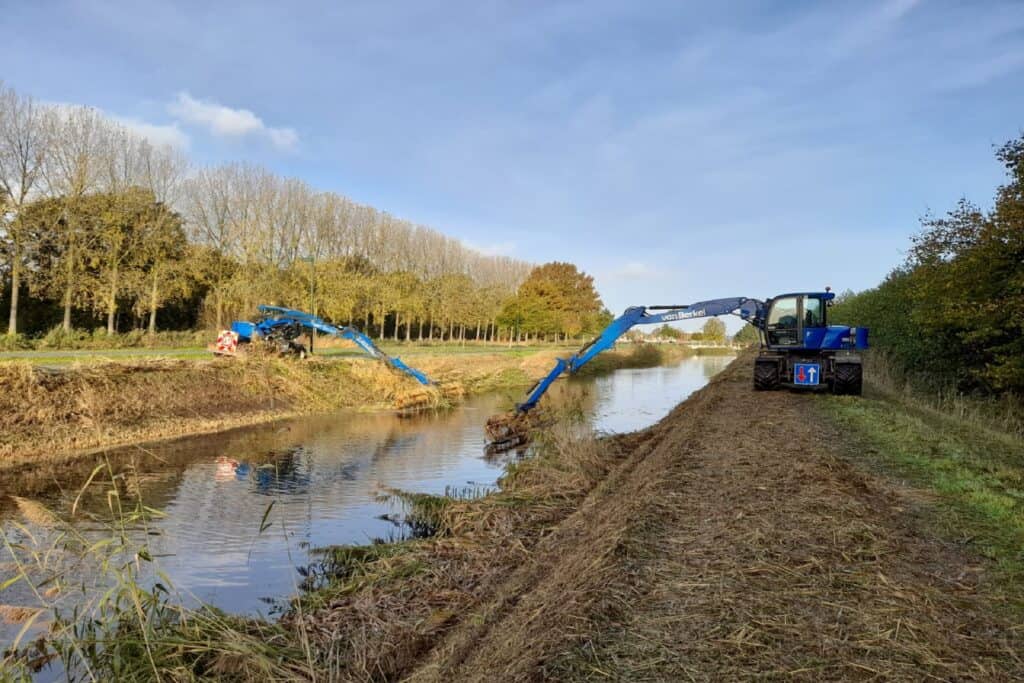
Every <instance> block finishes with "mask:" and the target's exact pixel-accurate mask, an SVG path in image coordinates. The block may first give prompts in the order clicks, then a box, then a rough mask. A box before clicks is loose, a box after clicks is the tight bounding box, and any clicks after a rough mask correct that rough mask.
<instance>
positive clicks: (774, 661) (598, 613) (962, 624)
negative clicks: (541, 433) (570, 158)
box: [95, 359, 1024, 681]
mask: <svg viewBox="0 0 1024 683" xmlns="http://www.w3.org/2000/svg"><path fill="white" fill-rule="evenodd" d="M749 371H750V368H749V359H745V360H744V359H741V360H740V361H738V362H736V363H735V364H733V365H732V366H731V367H730V368H729V369H727V370H726V371H725V372H723V373H721V374H720V375H718V376H716V377H715V378H714V379H712V380H711V382H710V383H709V384H708V386H706V387H705V388H704V389H701V390H700V391H698V392H696V393H695V394H694V395H693V396H692V397H691V398H689V399H688V400H686V401H685V402H683V403H682V404H680V405H679V406H678V407H677V408H675V409H674V410H673V411H672V412H671V413H670V414H669V415H668V416H667V417H665V418H664V419H662V420H660V421H659V422H658V423H657V424H655V425H654V426H652V427H649V428H647V429H642V430H640V431H635V432H632V433H628V434H622V435H616V436H610V437H604V438H597V437H593V436H587V435H585V434H582V433H581V432H580V430H579V429H577V428H573V427H572V425H571V424H570V423H569V422H567V421H563V422H561V423H560V426H559V427H558V428H556V429H553V430H552V431H551V432H550V433H548V434H547V435H546V436H545V437H544V438H543V439H541V441H540V443H539V446H538V449H537V451H536V453H535V454H534V455H533V457H530V458H527V459H524V460H521V461H514V462H510V463H508V465H507V466H506V470H505V475H504V476H503V477H502V479H501V482H500V491H498V492H496V493H494V494H491V495H487V496H483V497H476V496H474V495H468V496H462V497H459V496H456V497H455V498H454V499H451V498H449V499H445V500H443V501H440V502H439V500H438V499H437V498H432V497H409V499H410V500H412V502H413V507H414V510H415V511H416V512H417V513H418V514H420V515H422V517H423V519H425V520H427V521H428V522H429V523H430V524H431V525H432V527H433V528H434V529H435V530H436V531H437V534H436V535H435V536H433V537H431V538H422V539H410V540H406V541H402V542H400V543H389V544H370V545H362V546H352V545H342V546H333V547H330V546H328V547H324V548H322V549H320V550H318V551H316V552H315V553H313V555H314V558H313V559H314V561H313V562H312V563H310V565H309V566H308V567H307V569H306V571H305V577H304V581H303V583H304V584H305V586H304V587H305V588H306V589H307V590H306V591H305V592H303V593H301V595H300V597H299V598H298V599H297V600H295V601H294V602H293V603H292V604H291V606H290V608H289V609H288V611H287V612H286V613H285V614H284V615H283V618H282V619H280V620H279V621H276V622H268V621H261V620H251V619H237V618H232V617H227V616H226V615H223V614H221V613H218V612H216V611H206V610H203V611H200V612H194V611H184V612H180V611H176V610H175V609H173V608H171V607H168V606H166V605H164V606H162V607H160V608H159V609H158V610H155V611H154V612H153V615H154V616H153V618H152V619H150V620H147V621H138V620H136V621H134V622H133V621H131V620H130V619H129V620H128V622H127V625H126V626H125V625H123V626H122V628H121V629H120V630H119V631H118V632H117V635H118V640H117V643H118V645H120V644H121V643H122V642H123V639H125V638H128V637H130V638H133V639H134V643H135V644H136V645H137V647H136V648H135V649H134V650H132V652H135V653H136V655H137V658H136V659H134V660H132V661H131V662H130V664H131V666H132V667H133V669H132V671H133V672H134V673H135V674H137V675H138V676H141V677H144V676H145V675H146V674H147V672H148V671H150V670H153V671H159V672H160V673H162V674H165V675H169V673H170V672H172V671H189V672H191V675H193V676H195V677H198V678H201V677H204V676H205V677H207V678H213V677H216V678H218V679H220V680H247V681H251V680H257V679H259V680H268V679H270V680H285V679H302V680H417V681H420V680H494V679H502V680H534V679H539V678H544V677H548V678H558V679H566V680H581V679H593V678H596V677H605V678H611V679H613V680H636V679H645V680H680V679H687V678H696V679H705V680H707V679H711V680H715V679H718V680H721V679H737V678H753V677H781V676H785V677H790V678H797V679H805V680H822V679H831V680H836V679H839V680H848V679H859V678H869V677H879V676H880V677H884V678H889V679H897V680H920V679H921V677H922V676H930V677H936V678H941V679H960V680H977V679H984V680H1014V679H1017V678H1019V677H1020V675H1021V674H1022V673H1024V669H1022V667H1021V662H1020V659H1019V657H1018V656H1017V654H1016V653H1018V652H1019V651H1020V645H1021V643H1020V638H1021V634H1020V630H1019V629H1018V628H1017V625H1018V624H1019V623H1020V621H1019V619H1018V614H1019V613H1015V612H1014V611H1013V610H1012V609H1011V608H1010V607H1009V605H1011V604H1012V600H1010V599H1009V597H1012V595H1010V593H1012V591H1014V590H1016V591H1017V593H1018V594H1019V586H1017V587H1014V585H1013V584H1008V583H1006V582H1005V581H1003V580H1002V578H1001V575H1000V571H999V568H998V566H997V563H996V562H995V561H994V560H993V558H988V557H985V556H982V555H980V554H979V553H978V552H977V551H976V550H975V549H974V548H973V547H971V546H970V545H969V544H965V543H963V542H962V541H961V542H957V540H956V539H953V538H951V537H949V536H948V535H946V534H944V533H940V532H939V530H937V529H935V528H933V527H932V526H931V525H929V524H928V520H930V519H932V518H933V517H934V513H935V506H936V504H937V500H936V498H935V497H934V496H933V495H931V494H929V492H927V491H922V490H917V489H913V488H909V487H908V486H906V483H905V482H901V481H898V480H894V479H891V478H890V477H889V476H888V475H887V474H886V473H884V472H875V471H872V470H870V469H869V468H864V467H861V463H859V462H857V461H856V460H854V459H853V458H852V457H851V454H852V453H853V446H855V445H856V444H857V443H859V442H858V438H859V436H858V435H857V434H854V433H852V432H849V431H847V429H846V428H845V427H844V426H843V425H842V423H840V422H838V421H836V420H834V419H833V417H831V414H830V413H829V412H828V409H829V408H830V407H832V406H833V404H834V405H835V406H838V407H839V408H842V407H844V406H846V405H847V403H852V402H853V401H858V400H860V399H854V398H847V397H838V398H837V397H830V396H809V395H802V394H794V393H790V392H772V393H768V394H762V393H754V392H753V391H751V388H750V378H749ZM866 400H872V401H875V400H881V399H875V398H873V397H869V398H867V399H866ZM887 406H888V407H887V410H889V411H890V412H897V411H899V410H900V406H899V405H898V404H887ZM568 407H569V408H570V410H569V411H568V412H569V413H572V412H573V411H572V410H571V405H570V406H568ZM964 529H967V527H964ZM162 604H163V603H162ZM128 616H130V613H128ZM118 649H119V651H121V652H122V653H123V654H126V655H127V654H130V653H129V651H128V649H126V648H120V647H119V648H118ZM150 657H151V659H150ZM123 661H127V660H123ZM95 663H97V664H98V665H107V666H109V664H110V662H109V661H106V662H104V661H103V660H102V658H98V660H97V661H96V662H95ZM147 667H150V668H147Z"/></svg>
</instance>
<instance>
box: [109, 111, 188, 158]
mask: <svg viewBox="0 0 1024 683" xmlns="http://www.w3.org/2000/svg"><path fill="white" fill-rule="evenodd" d="M110 118H112V119H113V120H114V121H116V122H117V123H120V124H121V125H122V126H124V127H125V128H127V129H128V130H130V131H131V132H133V133H135V134H136V135H139V136H141V137H144V138H146V139H147V140H149V141H150V143H152V144H154V145H168V146H170V147H175V148H177V149H182V150H185V149H188V147H189V145H190V144H191V139H190V138H189V136H188V133H186V132H185V131H183V130H182V129H181V128H180V127H179V126H178V124H177V123H170V124H159V123H149V122H148V121H142V120H141V119H136V118H133V117H130V116H117V115H110Z"/></svg>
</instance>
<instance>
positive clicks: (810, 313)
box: [803, 296, 825, 327]
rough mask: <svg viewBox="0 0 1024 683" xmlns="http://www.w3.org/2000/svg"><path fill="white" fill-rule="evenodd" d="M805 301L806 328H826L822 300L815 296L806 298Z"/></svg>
mask: <svg viewBox="0 0 1024 683" xmlns="http://www.w3.org/2000/svg"><path fill="white" fill-rule="evenodd" d="M803 299H804V327H824V326H825V317H824V316H823V315H822V308H821V299H819V298H817V297H814V296H805V297H803Z"/></svg>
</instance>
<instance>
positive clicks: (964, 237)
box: [833, 137, 1024, 395]
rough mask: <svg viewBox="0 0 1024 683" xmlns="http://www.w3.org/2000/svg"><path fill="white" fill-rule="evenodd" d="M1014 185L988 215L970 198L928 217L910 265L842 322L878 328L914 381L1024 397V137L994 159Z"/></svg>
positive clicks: (853, 298) (846, 299)
mask: <svg viewBox="0 0 1024 683" xmlns="http://www.w3.org/2000/svg"><path fill="white" fill-rule="evenodd" d="M996 157H997V159H998V160H999V161H1000V162H1001V163H1002V164H1003V166H1004V167H1005V168H1006V171H1007V182H1006V184H1004V185H1002V186H1001V187H999V188H998V189H997V190H996V196H995V202H994V205H993V208H992V209H991V210H990V211H983V210H981V209H980V208H978V207H977V206H974V205H973V204H971V203H970V202H968V201H967V200H965V199H961V200H960V202H959V203H958V204H957V206H956V208H954V209H953V210H952V211H950V212H949V213H948V214H947V215H946V216H944V217H941V218H938V217H932V216H929V217H926V218H925V219H923V220H922V227H923V229H922V231H921V233H920V234H919V235H917V236H916V237H915V238H914V239H913V244H912V247H911V249H910V252H909V254H908V257H907V260H906V262H905V263H903V264H902V265H901V266H899V267H898V268H896V269H895V270H893V271H892V273H890V274H889V276H888V277H887V278H886V280H885V281H884V282H883V283H882V284H880V285H879V286H878V287H876V288H874V289H870V290H867V291H865V292H861V293H859V294H852V293H848V294H846V295H844V296H842V297H840V299H839V301H838V303H837V305H836V306H835V309H834V312H833V316H834V319H837V320H842V321H843V322H844V323H849V324H854V325H863V326H867V327H870V328H871V337H872V340H873V345H874V346H875V347H877V348H878V349H881V350H883V351H884V352H886V353H887V354H888V355H889V356H890V357H891V358H893V359H894V360H895V361H897V362H898V363H899V364H900V365H901V366H902V367H903V368H905V369H906V370H907V371H908V372H909V373H911V374H912V375H915V376H917V377H918V378H921V379H923V380H925V381H926V382H928V383H929V384H931V385H933V386H935V387H936V388H940V387H943V386H950V385H953V386H955V387H956V389H957V390H959V391H961V392H973V393H979V394H990V395H1000V394H1011V393H1012V394H1018V395H1020V394H1024V137H1022V138H1021V139H1018V140H1013V141H1010V142H1008V143H1006V144H1005V145H1003V146H1002V147H1001V148H999V149H998V151H997V153H996Z"/></svg>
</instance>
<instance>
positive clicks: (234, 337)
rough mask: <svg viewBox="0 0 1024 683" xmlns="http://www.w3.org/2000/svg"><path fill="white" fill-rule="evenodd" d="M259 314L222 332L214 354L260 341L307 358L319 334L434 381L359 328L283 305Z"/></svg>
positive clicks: (229, 352)
mask: <svg viewBox="0 0 1024 683" xmlns="http://www.w3.org/2000/svg"><path fill="white" fill-rule="evenodd" d="M259 311H260V313H262V314H263V316H262V317H261V318H260V319H259V320H258V321H256V322H254V323H253V322H248V321H245V320H236V321H235V322H233V323H231V329H230V330H225V331H223V332H221V333H220V336H219V337H217V343H216V344H214V346H213V352H214V353H215V354H217V355H220V356H232V355H234V354H235V353H237V351H238V349H239V345H243V344H251V343H253V342H257V341H258V342H261V343H263V344H264V345H266V346H269V347H270V348H271V349H274V350H276V351H277V352H278V353H280V354H294V355H297V356H299V357H300V358H304V357H305V356H306V354H307V353H312V351H313V349H312V345H313V343H312V340H313V332H314V331H315V332H320V333H321V334H329V335H332V336H335V337H341V338H342V339H348V340H349V341H352V342H355V344H356V345H357V346H358V347H359V348H361V349H362V350H363V351H365V352H366V353H367V354H368V355H370V356H372V357H373V358H376V359H377V360H380V361H383V362H385V363H387V364H388V365H390V366H391V367H393V368H395V369H396V370H400V371H402V372H404V373H405V374H407V375H410V376H411V377H413V378H415V379H416V381H417V382H419V383H420V384H430V380H429V379H427V376H426V375H424V374H423V373H422V372H420V371H419V370H417V369H416V368H411V367H409V366H408V365H406V364H405V363H403V362H402V360H401V359H400V358H397V357H395V356H389V355H388V354H386V353H384V352H383V351H381V350H380V348H379V347H378V346H377V345H376V344H374V343H373V340H372V339H370V338H369V337H367V336H366V335H365V334H363V333H362V332H360V331H359V330H357V329H355V328H352V327H335V326H334V325H331V324H330V323H327V322H325V321H324V320H323V319H321V318H318V317H317V316H315V315H313V314H311V313H305V312H303V311H296V310H294V309H291V308H281V307H280V306H267V305H260V306H259ZM303 334H308V337H309V341H310V347H311V348H309V349H307V348H306V347H305V346H303V345H302V344H301V343H300V342H298V341H296V340H297V339H298V338H299V337H300V336H302V335H303Z"/></svg>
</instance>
